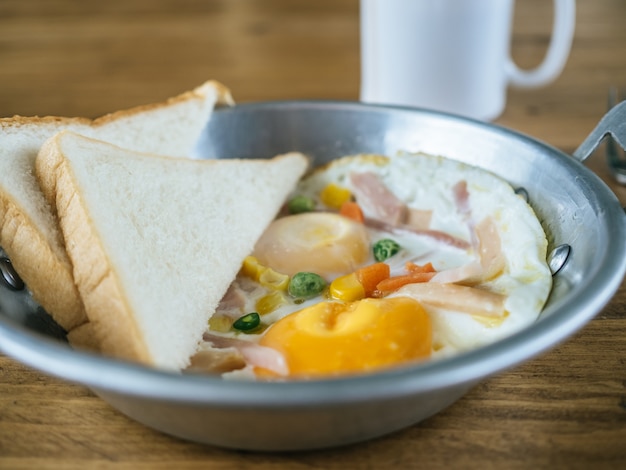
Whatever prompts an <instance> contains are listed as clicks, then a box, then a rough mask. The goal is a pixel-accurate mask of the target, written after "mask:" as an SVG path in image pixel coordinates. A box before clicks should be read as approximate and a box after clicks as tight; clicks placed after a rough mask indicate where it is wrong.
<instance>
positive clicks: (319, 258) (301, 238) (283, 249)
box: [253, 212, 369, 277]
mask: <svg viewBox="0 0 626 470" xmlns="http://www.w3.org/2000/svg"><path fill="white" fill-rule="evenodd" d="M253 256H255V257H256V258H257V259H258V260H259V261H260V262H261V263H262V264H263V265H265V266H269V267H271V268H272V269H274V270H276V271H278V272H280V273H284V274H288V275H290V276H292V275H294V274H296V273H297V272H301V271H309V272H314V273H316V274H319V275H320V276H322V277H329V276H333V275H337V274H341V273H346V272H351V271H353V270H354V269H356V268H357V267H358V266H359V265H361V264H363V263H364V262H365V261H366V260H367V258H368V256H369V236H368V234H367V230H366V229H365V227H364V226H363V224H360V223H358V222H354V221H353V220H351V219H348V218H346V217H343V216H341V215H339V214H335V213H326V212H307V213H303V214H296V215H291V216H287V217H282V218H280V219H276V220H275V221H274V222H272V224H270V226H269V227H268V228H267V229H266V230H265V232H264V233H263V235H262V236H261V238H260V239H259V241H258V242H257V244H256V246H255V248H254V253H253Z"/></svg>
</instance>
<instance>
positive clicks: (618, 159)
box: [604, 87, 626, 184]
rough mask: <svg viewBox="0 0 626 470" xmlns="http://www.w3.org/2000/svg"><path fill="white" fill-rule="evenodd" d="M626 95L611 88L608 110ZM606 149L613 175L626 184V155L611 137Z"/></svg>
mask: <svg viewBox="0 0 626 470" xmlns="http://www.w3.org/2000/svg"><path fill="white" fill-rule="evenodd" d="M624 95H625V93H624V92H623V91H622V90H619V89H618V88H617V87H611V88H610V89H609V98H608V109H609V110H611V109H612V108H613V107H615V106H616V105H617V103H620V102H621V101H623V100H624V98H623V97H624ZM604 148H605V153H606V162H607V165H608V166H609V171H610V172H611V175H612V176H613V178H615V181H617V182H618V183H619V184H626V153H625V152H624V150H623V149H620V148H619V147H618V145H616V143H615V141H614V140H613V139H612V138H611V137H610V136H609V138H607V139H606V143H605V147H604Z"/></svg>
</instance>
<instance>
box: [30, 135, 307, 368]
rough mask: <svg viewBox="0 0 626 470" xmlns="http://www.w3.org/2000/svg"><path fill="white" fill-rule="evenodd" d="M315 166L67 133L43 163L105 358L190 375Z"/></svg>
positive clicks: (290, 158) (51, 145) (288, 158)
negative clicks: (241, 274)
mask: <svg viewBox="0 0 626 470" xmlns="http://www.w3.org/2000/svg"><path fill="white" fill-rule="evenodd" d="M307 165H308V162H307V159H306V158H305V157H304V156H303V155H301V154H297V153H292V154H286V155H283V156H279V157H275V158H274V159H271V160H191V159H176V158H168V157H159V156H155V155H149V154H143V153H138V152H133V151H130V150H127V149H123V148H120V147H116V146H113V145H110V144H108V143H105V142H102V141H97V140H94V139H90V138H87V137H84V136H81V135H78V134H75V133H72V132H69V131H64V132H61V133H59V134H57V135H56V136H54V137H53V138H51V139H50V140H48V141H47V142H46V143H45V144H44V146H43V147H42V149H41V151H40V153H39V156H38V158H37V161H36V170H37V174H38V175H42V178H41V180H40V182H41V187H42V190H43V192H44V194H45V195H46V196H47V197H48V198H49V200H50V201H53V203H54V204H55V205H56V208H57V212H58V218H59V225H60V227H61V230H62V233H63V235H64V237H65V243H66V247H67V251H68V254H69V257H70V259H71V261H72V264H73V267H74V271H73V274H74V279H75V281H76V284H77V285H78V289H79V292H80V295H81V298H82V300H83V302H84V305H85V308H86V312H87V316H88V318H89V320H90V326H91V328H92V330H93V335H94V336H95V338H96V339H97V341H98V342H99V349H100V350H101V352H102V353H104V354H106V355H110V356H114V357H118V358H123V359H128V360H132V361H137V362H140V363H144V364H148V365H152V366H156V367H160V368H165V369H182V368H184V367H185V366H186V365H187V364H188V361H189V358H190V356H191V355H192V354H193V353H194V352H195V351H196V348H197V345H198V343H199V342H200V341H201V338H202V334H203V332H204V331H205V330H206V328H207V322H208V320H209V318H210V315H211V314H212V313H213V311H214V310H215V308H216V307H217V305H218V304H219V301H220V300H221V298H222V297H223V295H224V293H225V292H226V290H227V289H228V287H229V285H230V284H231V282H232V281H233V279H234V278H235V276H236V274H237V272H238V271H239V269H240V267H241V264H242V262H243V259H244V258H245V257H246V256H247V255H248V254H249V253H250V252H251V251H252V249H253V247H254V244H255V243H256V241H257V239H258V238H259V237H260V235H261V234H262V232H263V230H264V229H265V228H266V226H267V225H268V224H269V223H270V222H271V221H272V220H273V219H274V217H275V216H276V214H277V213H278V211H279V210H280V208H281V207H282V205H283V203H284V200H285V199H286V197H287V196H288V194H289V193H290V192H291V191H292V190H293V188H294V187H295V185H296V183H297V181H298V180H299V179H300V177H301V176H302V174H303V173H304V171H305V170H306V167H307Z"/></svg>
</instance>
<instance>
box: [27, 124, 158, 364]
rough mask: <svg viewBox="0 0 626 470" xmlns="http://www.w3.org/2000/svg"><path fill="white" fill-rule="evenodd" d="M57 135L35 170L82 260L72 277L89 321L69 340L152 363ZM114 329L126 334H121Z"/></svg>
mask: <svg viewBox="0 0 626 470" xmlns="http://www.w3.org/2000/svg"><path fill="white" fill-rule="evenodd" d="M58 138H59V135H57V136H55V137H53V138H52V139H50V140H48V141H47V142H46V144H44V145H43V147H42V148H41V151H40V153H39V157H38V158H37V172H38V174H42V175H47V176H48V177H47V178H46V179H45V180H42V184H41V189H42V191H43V193H44V195H45V196H46V198H47V199H48V200H54V201H55V205H56V208H57V217H58V221H59V226H60V227H61V230H62V232H63V233H65V234H67V235H70V234H71V236H67V237H66V238H67V243H66V249H67V252H68V254H69V256H70V258H72V259H80V260H82V261H83V262H81V263H78V264H75V265H74V267H73V279H74V281H75V283H76V285H77V286H78V290H79V292H80V296H81V299H82V301H83V303H84V305H85V309H86V311H87V312H88V316H89V323H88V324H86V325H83V326H82V327H81V328H80V329H79V330H77V331H76V332H75V334H70V335H69V339H70V341H72V340H74V341H77V342H79V343H81V346H82V347H87V348H90V349H94V348H96V349H98V350H99V351H100V352H102V353H103V354H106V355H108V356H111V357H118V358H123V359H130V360H133V361H137V362H141V363H144V364H149V365H154V364H153V362H152V357H151V356H150V354H149V353H148V350H147V348H146V346H145V341H144V340H143V337H142V334H141V332H140V330H139V328H138V326H137V324H136V322H135V321H134V317H133V315H132V314H131V309H130V307H129V306H128V304H127V302H126V299H125V296H124V294H123V289H122V287H121V286H120V285H119V284H118V281H117V279H118V276H116V275H115V273H114V272H112V268H111V263H110V261H109V260H108V258H107V256H106V254H105V251H104V249H103V247H102V243H101V241H100V239H99V237H98V236H97V235H96V232H95V229H94V227H93V224H92V222H91V220H90V218H89V216H88V215H87V213H86V211H85V206H84V203H83V201H82V199H81V195H80V194H79V192H77V190H76V188H77V187H78V182H77V181H76V178H75V176H74V174H73V172H72V169H71V166H70V164H69V163H68V162H67V161H66V160H65V159H64V158H63V155H62V154H61V153H60V152H59V147H58V146H57V143H56V140H57V139H58ZM105 318H106V320H104V321H103V319H105ZM115 331H124V332H125V333H124V334H123V335H120V334H115Z"/></svg>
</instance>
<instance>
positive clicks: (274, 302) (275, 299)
mask: <svg viewBox="0 0 626 470" xmlns="http://www.w3.org/2000/svg"><path fill="white" fill-rule="evenodd" d="M285 303H287V299H286V298H285V296H284V295H283V294H282V292H280V291H274V292H270V293H269V294H267V295H264V296H263V297H261V298H260V299H259V300H257V302H256V305H255V309H256V311H257V312H258V314H259V315H265V314H267V313H271V312H273V311H274V310H276V309H277V308H278V307H280V306H281V305H284V304H285Z"/></svg>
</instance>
